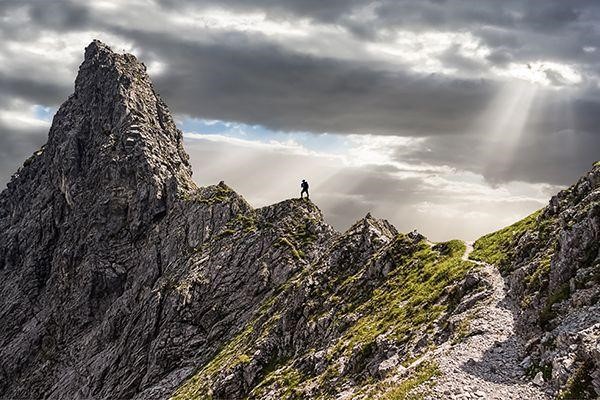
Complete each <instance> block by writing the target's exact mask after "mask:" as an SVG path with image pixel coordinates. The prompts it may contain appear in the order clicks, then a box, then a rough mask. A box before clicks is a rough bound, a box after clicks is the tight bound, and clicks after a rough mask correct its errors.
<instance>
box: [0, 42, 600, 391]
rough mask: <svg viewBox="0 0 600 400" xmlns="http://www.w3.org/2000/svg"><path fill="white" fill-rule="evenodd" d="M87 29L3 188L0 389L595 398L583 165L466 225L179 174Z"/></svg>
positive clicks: (121, 61) (167, 144) (174, 138)
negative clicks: (525, 204) (462, 231)
mask: <svg viewBox="0 0 600 400" xmlns="http://www.w3.org/2000/svg"><path fill="white" fill-rule="evenodd" d="M191 175H192V174H191V167H190V164H189V160H188V156H187V154H186V153H185V151H184V149H183V143H182V133H181V132H180V131H179V130H178V129H177V128H176V127H175V124H174V121H173V118H172V117H171V115H170V113H169V110H168V108H167V106H166V105H165V103H164V102H163V101H162V100H161V98H160V97H159V95H158V94H157V93H156V91H155V89H154V87H153V85H152V83H151V81H150V79H149V77H148V75H147V73H146V68H145V66H144V65H143V64H142V63H140V62H138V61H137V60H136V58H135V57H134V56H132V55H128V54H124V55H123V54H117V53H114V52H113V51H111V50H110V48H108V47H107V46H106V45H104V44H103V43H100V42H98V41H94V42H93V43H91V44H90V45H89V46H88V47H87V48H86V50H85V58H84V61H83V63H82V64H81V66H80V68H79V73H78V76H77V78H76V81H75V91H74V93H73V94H72V95H71V96H70V97H69V98H68V99H67V100H66V101H65V103H64V104H63V105H62V106H61V107H60V109H59V110H58V112H57V113H56V115H55V117H54V120H53V122H52V127H51V129H50V132H49V135H48V141H47V144H46V145H45V146H43V147H42V148H41V149H40V150H39V151H37V152H36V153H35V154H34V155H33V156H32V157H31V158H29V159H28V160H26V161H25V163H24V164H23V166H22V167H21V168H20V169H19V170H18V171H17V173H16V174H15V175H14V176H13V178H12V180H11V181H10V183H9V184H8V187H7V188H6V189H5V190H4V191H3V192H2V193H1V194H0V316H1V320H2V329H1V330H0V342H1V343H2V345H1V347H0V398H3V399H41V398H44V399H46V398H48V399H115V398H118V399H163V398H172V399H182V400H183V399H224V400H229V399H272V400H276V399H277V400H278V399H414V398H424V399H476V398H481V399H523V398H528V399H550V398H561V399H594V398H597V397H598V394H600V341H599V339H600V312H599V311H600V310H599V308H598V307H599V304H598V300H599V299H600V257H599V255H598V249H599V243H600V241H599V235H600V165H598V164H597V165H595V166H594V167H593V169H592V171H591V172H589V173H588V174H587V175H586V176H585V177H583V178H581V179H580V180H579V182H577V184H576V185H574V186H573V187H571V188H569V189H567V190H565V191H563V192H561V193H559V194H558V195H557V196H555V197H553V198H552V199H551V200H550V203H549V205H548V206H547V207H545V208H544V209H542V210H540V211H538V212H536V213H534V214H533V215H531V216H529V217H528V218H526V219H524V220H523V221H520V222H518V223H516V224H514V225H512V226H510V227H507V228H505V229H502V230H500V231H498V232H495V233H492V234H490V235H486V236H484V237H482V238H480V239H479V240H478V241H476V242H475V243H474V245H471V244H466V243H464V242H462V241H458V240H453V241H449V242H445V243H431V242H430V241H428V240H427V239H426V238H425V237H424V236H422V235H420V234H418V233H416V232H412V233H409V234H402V233H399V232H398V231H397V230H396V229H395V228H394V227H393V226H392V225H391V224H389V223H388V222H387V221H385V220H379V219H375V218H373V217H372V216H371V215H366V216H365V217H364V218H363V219H361V220H359V221H357V222H356V223H355V224H354V225H353V226H352V227H351V228H350V229H349V230H347V231H346V232H343V233H341V232H337V231H336V230H334V229H333V228H332V227H331V226H329V225H328V224H327V223H326V222H325V221H324V219H323V215H322V213H321V211H320V210H319V209H318V207H317V206H316V205H315V204H313V203H312V202H310V201H308V200H300V199H291V200H285V201H282V202H280V203H278V204H274V205H271V206H267V207H263V208H259V209H254V208H252V207H251V206H250V205H249V204H248V203H247V202H246V201H245V200H244V199H243V198H242V197H241V196H240V195H238V194H237V193H235V192H234V191H233V190H232V189H231V188H229V187H228V186H227V185H225V184H224V183H223V182H221V183H219V184H218V185H215V186H209V187H197V186H196V184H195V183H194V181H193V180H192V177H191Z"/></svg>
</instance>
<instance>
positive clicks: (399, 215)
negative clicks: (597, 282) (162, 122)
mask: <svg viewBox="0 0 600 400" xmlns="http://www.w3.org/2000/svg"><path fill="white" fill-rule="evenodd" d="M94 38H97V39H100V40H102V41H104V42H105V43H107V44H108V45H109V46H111V47H112V48H113V50H115V51H126V52H131V53H134V54H135V55H136V56H138V58H140V59H141V61H143V62H145V63H146V65H147V66H148V70H149V73H150V75H151V77H152V79H153V80H154V82H155V85H156V87H157V89H158V91H159V92H160V93H161V95H162V96H163V97H164V98H165V100H166V102H167V103H168V104H169V106H170V108H171V111H172V112H173V114H174V116H175V118H176V120H177V121H178V125H179V127H180V128H181V129H182V130H183V131H184V132H185V135H186V148H187V151H188V152H189V153H190V155H191V159H192V163H193V167H194V175H195V179H196V181H197V182H198V183H199V184H201V185H207V184H213V183H216V182H218V181H220V180H224V181H225V182H226V183H228V184H229V185H230V186H232V187H233V188H234V189H235V190H236V191H238V192H239V193H240V194H242V195H243V196H244V197H246V198H247V199H248V200H249V202H250V203H251V204H253V205H254V206H256V207H259V206H263V205H266V204H271V203H274V202H277V201H279V200H282V199H285V198H289V197H292V196H297V195H298V194H299V182H300V180H301V179H302V178H305V179H307V180H308V181H309V182H310V183H311V195H312V199H313V200H314V201H315V203H316V204H317V205H318V206H319V207H321V209H322V210H323V211H324V213H325V216H326V219H327V220H328V221H329V222H330V223H331V224H333V225H334V226H335V227H336V228H338V229H342V230H343V229H345V228H347V227H348V226H349V225H350V224H351V223H352V222H354V221H355V220H356V219H358V218H361V217H362V216H364V214H366V213H367V212H368V211H371V212H372V213H373V214H374V215H375V216H376V217H379V218H386V219H388V220H390V221H391V222H392V223H393V224H394V225H396V227H397V228H398V229H399V230H401V231H409V230H412V229H414V228H417V229H419V230H420V231H421V232H422V233H424V234H425V235H427V236H428V237H430V238H431V239H433V240H442V239H448V238H451V237H458V238H464V239H474V238H476V237H478V236H480V235H481V234H484V233H487V232H489V231H492V230H494V229H496V228H500V227H502V226H505V225H506V224H508V223H511V222H514V221H516V220H517V219H519V218H521V217H524V216H525V215H527V214H529V213H530V212H532V211H534V210H536V209H538V208H540V207H542V206H544V205H545V204H546V203H547V201H548V199H549V197H550V196H551V195H552V194H553V193H555V192H556V191H557V190H559V189H560V188H562V187H564V186H566V185H569V184H571V183H573V182H574V181H575V180H576V179H577V178H578V177H579V176H580V175H582V174H583V173H585V171H587V170H588V169H589V168H590V166H591V164H592V163H593V162H594V161H596V160H597V159H600V156H599V154H598V153H599V150H600V133H599V132H598V127H599V126H600V88H599V74H600V65H599V63H600V48H598V47H597V46H599V44H600V2H598V1H593V0H590V1H578V0H568V1H566V0H537V1H511V0H503V1H498V0H469V1H466V0H429V1H427V0H421V1H403V0H395V1H392V0H381V1H372V2H369V1H358V0H329V1H327V0H256V1H245V0H221V1H191V0H189V1H187V0H154V1H151V0H130V1H122V0H119V1H117V0H114V1H108V0H94V1H79V2H77V1H53V0H38V1H35V0H29V1H27V0H0V39H1V40H0V185H2V186H4V185H5V184H6V182H7V181H8V179H10V176H11V175H12V174H13V173H14V172H15V171H16V169H17V168H18V167H19V165H21V164H22V162H23V160H24V159H25V158H27V157H28V156H29V155H30V154H31V153H32V152H33V151H35V150H36V149H37V148H38V147H39V146H40V145H41V144H43V143H44V142H45V140H46V136H47V131H48V128H49V124H50V121H51V118H52V115H53V113H54V112H55V110H56V109H57V107H58V106H59V104H60V103H62V102H63V101H64V100H65V99H66V97H67V96H68V95H69V94H70V93H71V92H72V91H73V82H74V79H75V76H76V73H77V68H78V65H79V63H80V62H81V61H82V57H83V49H84V47H85V46H86V45H87V44H88V43H89V42H90V41H91V40H92V39H94Z"/></svg>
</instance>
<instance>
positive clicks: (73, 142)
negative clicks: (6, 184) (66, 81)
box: [21, 40, 195, 227]
mask: <svg viewBox="0 0 600 400" xmlns="http://www.w3.org/2000/svg"><path fill="white" fill-rule="evenodd" d="M39 157H40V158H41V159H42V162H33V163H32V165H31V166H29V168H34V169H36V171H35V174H36V175H48V180H49V181H50V182H51V185H52V186H53V187H54V189H55V190H58V191H60V192H61V193H62V195H63V197H64V200H65V202H66V203H67V206H68V208H71V209H74V208H85V209H88V210H89V209H93V208H94V206H93V204H94V203H97V202H98V201H100V202H102V204H113V205H115V207H116V208H117V209H120V210H121V211H119V212H126V213H127V214H128V215H129V219H130V220H129V221H128V224H129V225H131V224H133V225H132V226H133V227H135V226H140V225H143V223H144V222H148V221H150V220H152V219H153V218H155V217H156V216H157V215H161V214H163V213H164V212H166V210H167V209H168V204H169V203H170V202H171V200H172V199H173V198H174V197H175V196H176V195H177V194H178V193H182V192H188V191H190V190H193V188H195V185H194V183H193V181H192V179H191V174H192V172H191V166H190V164H189V157H188V155H187V154H186V153H185V151H184V149H183V143H182V133H181V131H179V130H178V129H177V128H176V127H175V123H174V121H173V118H172V117H171V115H170V113H169V110H168V108H167V106H166V105H165V103H164V102H163V101H162V100H161V98H160V97H159V96H158V94H157V93H156V91H155V90H154V87H153V85H152V82H151V81H150V78H149V77H148V75H147V73H146V68H145V66H144V65H143V64H142V63H140V62H138V61H137V59H136V58H135V56H133V55H131V54H117V53H115V52H113V51H112V50H111V49H110V48H109V47H108V46H106V45H105V44H103V43H102V42H99V41H97V40H95V41H93V42H92V43H91V44H90V45H89V46H88V47H87V48H86V50H85V59H84V61H83V63H82V64H81V66H80V68H79V73H78V76H77V79H76V81H75V92H74V93H73V94H72V95H71V96H70V97H69V98H68V99H67V101H66V102H65V103H64V104H63V105H62V106H61V107H60V109H59V110H58V112H57V114H56V116H55V117H54V120H53V123H52V127H51V129H50V133H49V138H48V144H47V146H45V149H44V151H43V152H42V153H40V154H39ZM34 161H36V160H34ZM23 173H24V174H25V175H31V173H29V174H27V171H21V174H23ZM47 189H48V188H38V189H36V190H47ZM169 199H171V200H169Z"/></svg>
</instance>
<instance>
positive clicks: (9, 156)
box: [0, 122, 47, 190]
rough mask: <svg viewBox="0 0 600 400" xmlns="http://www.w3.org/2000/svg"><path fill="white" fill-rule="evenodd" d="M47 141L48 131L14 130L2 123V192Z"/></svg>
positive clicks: (0, 126) (41, 129) (0, 151)
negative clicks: (28, 159) (24, 162)
mask: <svg viewBox="0 0 600 400" xmlns="http://www.w3.org/2000/svg"><path fill="white" fill-rule="evenodd" d="M46 139H47V129H46V128H38V129H14V128H13V127H12V126H7V125H6V124H4V123H2V122H0V190H3V189H4V187H5V185H6V184H7V183H8V181H9V180H10V177H11V176H12V174H13V173H15V172H16V171H17V168H18V166H20V165H22V164H23V161H25V160H26V159H27V158H29V156H31V154H32V153H33V152H34V151H36V150H38V149H39V148H40V147H41V146H42V145H43V144H44V143H45V142H46Z"/></svg>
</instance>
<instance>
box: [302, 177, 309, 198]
mask: <svg viewBox="0 0 600 400" xmlns="http://www.w3.org/2000/svg"><path fill="white" fill-rule="evenodd" d="M300 187H301V188H302V191H301V192H300V198H302V197H304V193H306V198H307V199H309V198H310V197H309V195H308V182H306V181H305V180H304V179H302V183H301V184H300Z"/></svg>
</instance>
